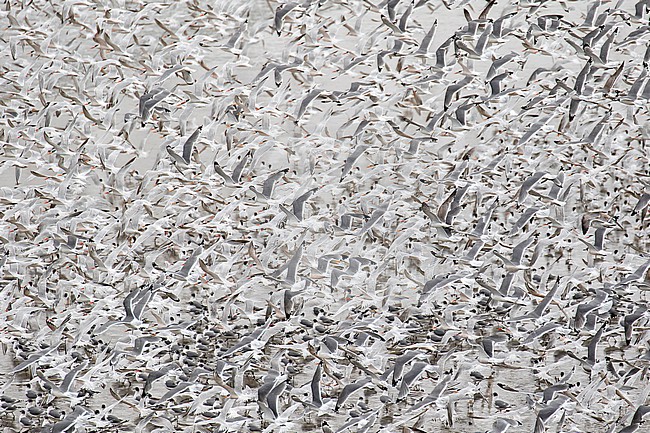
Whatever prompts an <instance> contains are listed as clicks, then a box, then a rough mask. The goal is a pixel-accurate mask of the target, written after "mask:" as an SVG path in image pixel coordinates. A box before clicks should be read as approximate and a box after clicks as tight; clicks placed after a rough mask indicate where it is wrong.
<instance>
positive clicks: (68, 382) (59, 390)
mask: <svg viewBox="0 0 650 433" xmlns="http://www.w3.org/2000/svg"><path fill="white" fill-rule="evenodd" d="M87 366H88V362H83V363H81V364H80V365H78V366H77V367H75V368H73V369H71V370H70V371H69V372H68V373H67V374H66V375H65V376H64V377H63V381H62V382H61V385H60V386H56V385H55V384H54V383H52V382H51V381H50V380H49V379H48V378H47V377H46V376H45V375H44V374H43V373H42V372H40V371H38V370H37V371H36V374H37V375H38V377H40V378H41V379H42V380H43V382H45V383H46V384H47V385H48V386H49V389H50V393H52V395H54V396H55V397H64V398H69V396H70V395H72V390H71V388H72V385H73V383H74V380H75V378H76V377H77V375H78V374H79V372H80V371H81V370H83V369H85V368H86V367H87Z"/></svg>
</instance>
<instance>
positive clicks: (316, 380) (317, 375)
mask: <svg viewBox="0 0 650 433" xmlns="http://www.w3.org/2000/svg"><path fill="white" fill-rule="evenodd" d="M322 370H323V369H322V367H321V364H318V365H317V366H316V370H315V371H314V376H313V377H312V379H311V382H310V387H311V395H312V399H311V404H312V405H313V406H315V407H321V406H322V405H323V399H322V398H321V388H320V387H321V385H320V382H321V378H322V376H323V371H322Z"/></svg>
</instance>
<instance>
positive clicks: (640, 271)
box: [617, 260, 650, 286]
mask: <svg viewBox="0 0 650 433" xmlns="http://www.w3.org/2000/svg"><path fill="white" fill-rule="evenodd" d="M648 268H650V260H648V261H646V262H645V263H643V264H642V265H641V266H639V267H638V268H637V269H636V270H635V271H634V272H633V273H632V274H631V275H628V276H626V277H625V278H623V279H622V280H621V282H620V283H618V284H617V286H623V285H626V284H630V283H634V282H639V281H643V280H644V279H645V278H646V272H647V271H648Z"/></svg>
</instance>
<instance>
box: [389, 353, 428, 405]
mask: <svg viewBox="0 0 650 433" xmlns="http://www.w3.org/2000/svg"><path fill="white" fill-rule="evenodd" d="M429 368H431V365H430V364H429V363H428V362H415V363H413V366H412V367H411V370H409V371H408V373H406V374H405V375H404V377H403V378H402V381H401V383H400V386H399V392H398V394H397V398H398V399H399V400H401V399H403V398H405V397H406V396H407V395H408V393H409V390H410V387H411V385H413V383H414V382H415V381H416V380H417V379H418V378H419V377H420V376H421V375H422V373H423V372H425V371H427V370H428V369H429Z"/></svg>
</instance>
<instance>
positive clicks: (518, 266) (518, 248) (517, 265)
mask: <svg viewBox="0 0 650 433" xmlns="http://www.w3.org/2000/svg"><path fill="white" fill-rule="evenodd" d="M534 241H535V237H534V236H530V237H528V238H527V239H525V240H523V241H522V242H519V243H518V244H517V245H515V247H514V248H513V249H512V257H511V258H510V260H508V259H507V258H505V257H504V256H502V255H501V254H500V253H499V252H498V251H494V254H495V255H496V256H497V257H498V258H499V259H501V261H502V262H503V264H504V265H505V266H506V270H507V271H508V272H517V271H519V270H523V269H529V268H530V267H529V266H525V265H522V263H521V259H522V258H523V256H524V252H525V251H526V248H528V247H529V246H530V244H532V243H533V242H534Z"/></svg>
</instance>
